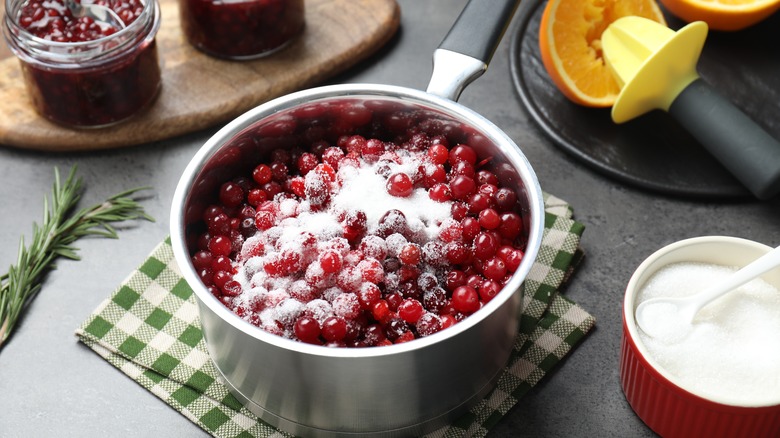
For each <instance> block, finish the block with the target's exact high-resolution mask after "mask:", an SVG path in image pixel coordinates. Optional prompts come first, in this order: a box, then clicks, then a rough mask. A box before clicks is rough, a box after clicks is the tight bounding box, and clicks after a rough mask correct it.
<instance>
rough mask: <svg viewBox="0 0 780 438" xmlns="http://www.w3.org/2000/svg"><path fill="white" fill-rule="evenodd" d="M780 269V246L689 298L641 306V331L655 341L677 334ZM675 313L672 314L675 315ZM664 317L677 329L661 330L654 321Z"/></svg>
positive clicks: (652, 301)
mask: <svg viewBox="0 0 780 438" xmlns="http://www.w3.org/2000/svg"><path fill="white" fill-rule="evenodd" d="M778 266H780V246H778V247H777V248H775V249H773V250H771V251H769V252H768V253H766V254H764V255H762V256H761V257H759V258H757V259H756V260H754V261H752V262H750V263H749V264H747V265H745V266H744V267H743V268H741V269H739V270H738V271H736V272H735V273H733V274H731V275H729V276H728V277H727V278H726V279H725V280H724V281H723V282H720V283H718V284H715V285H712V286H710V287H708V288H706V289H704V290H703V291H701V292H699V293H697V294H694V295H691V296H687V297H658V298H651V299H648V300H645V301H643V302H641V303H639V306H637V308H636V313H635V315H636V322H637V324H638V325H639V328H641V329H642V331H644V332H645V333H647V334H648V335H650V336H652V337H658V336H661V335H663V334H664V332H665V331H667V330H675V328H677V327H680V326H681V325H683V324H686V325H690V324H691V322H692V321H693V318H694V317H695V316H696V314H697V313H698V312H699V310H701V309H702V308H703V307H704V306H706V305H707V304H709V303H711V302H712V301H714V300H716V299H717V298H720V297H721V296H723V295H725V294H726V293H728V292H731V291H733V290H735V289H737V288H738V287H739V286H742V285H743V284H745V283H747V282H749V281H750V280H753V279H754V278H756V277H758V276H760V275H762V274H764V273H765V272H767V271H769V270H771V269H773V268H776V267H778ZM672 313H673V314H672ZM659 316H663V319H664V321H676V323H675V324H670V325H673V326H674V327H659V324H653V320H655V319H656V318H659Z"/></svg>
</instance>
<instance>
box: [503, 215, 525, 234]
mask: <svg viewBox="0 0 780 438" xmlns="http://www.w3.org/2000/svg"><path fill="white" fill-rule="evenodd" d="M500 220H501V223H500V225H499V226H498V234H499V235H501V237H503V238H504V239H508V240H514V239H515V237H517V236H518V235H520V231H521V230H522V228H523V221H522V219H520V215H519V214H517V213H515V212H508V213H503V214H501V217H500Z"/></svg>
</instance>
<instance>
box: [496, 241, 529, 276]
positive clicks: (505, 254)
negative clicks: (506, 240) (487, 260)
mask: <svg viewBox="0 0 780 438" xmlns="http://www.w3.org/2000/svg"><path fill="white" fill-rule="evenodd" d="M498 256H499V257H501V259H502V260H503V261H504V264H505V265H506V270H507V271H508V272H515V271H516V270H517V268H518V267H519V266H520V262H522V261H523V252H522V251H520V250H519V249H516V248H512V247H511V246H509V245H504V246H502V247H501V248H499V250H498Z"/></svg>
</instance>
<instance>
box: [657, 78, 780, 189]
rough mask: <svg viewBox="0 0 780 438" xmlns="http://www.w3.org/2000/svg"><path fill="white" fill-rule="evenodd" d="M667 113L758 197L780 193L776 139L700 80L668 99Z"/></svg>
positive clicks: (778, 154) (778, 144) (779, 143)
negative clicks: (672, 99)
mask: <svg viewBox="0 0 780 438" xmlns="http://www.w3.org/2000/svg"><path fill="white" fill-rule="evenodd" d="M669 114H671V115H672V116H673V117H674V118H675V119H676V120H677V121H678V122H679V123H680V124H681V125H682V126H683V127H685V128H686V129H687V130H688V132H690V133H691V134H692V135H693V136H694V137H695V138H696V139H697V140H698V141H699V143H701V144H702V146H704V147H705V148H706V149H707V150H709V152H710V153H711V154H712V155H714V156H715V158H717V159H718V161H720V163H721V164H723V166H725V167H726V168H727V169H728V170H729V171H730V172H731V173H732V174H733V175H734V176H735V177H737V179H738V180H739V181H740V182H742V184H744V185H745V187H747V188H748V189H749V190H750V192H751V193H753V195H755V197H757V198H758V199H769V198H772V197H773V196H775V195H776V194H777V193H778V192H780V142H778V141H777V140H775V139H774V138H773V137H772V136H770V135H769V134H768V133H767V132H766V131H764V130H763V129H762V128H761V127H760V126H758V125H757V124H756V123H755V122H754V121H753V120H751V119H750V118H749V117H748V116H747V115H746V114H745V113H743V112H742V111H741V110H740V109H739V108H737V107H736V106H734V105H733V104H732V103H731V102H730V101H729V100H728V99H726V98H724V97H723V96H721V95H720V94H719V93H717V92H716V91H715V90H714V89H713V88H712V87H710V86H709V85H708V84H707V83H706V82H704V81H703V80H701V79H696V80H695V81H693V82H691V84H690V85H688V86H687V87H686V88H685V89H684V90H683V91H682V92H680V94H679V95H678V96H677V97H676V98H675V100H674V101H673V102H672V105H671V106H670V107H669Z"/></svg>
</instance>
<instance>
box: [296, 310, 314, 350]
mask: <svg viewBox="0 0 780 438" xmlns="http://www.w3.org/2000/svg"><path fill="white" fill-rule="evenodd" d="M295 336H297V337H298V339H300V340H301V341H303V342H306V343H309V344H319V343H320V323H318V322H317V320H316V319H314V318H312V317H310V316H301V317H300V318H298V319H297V320H296V321H295Z"/></svg>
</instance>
